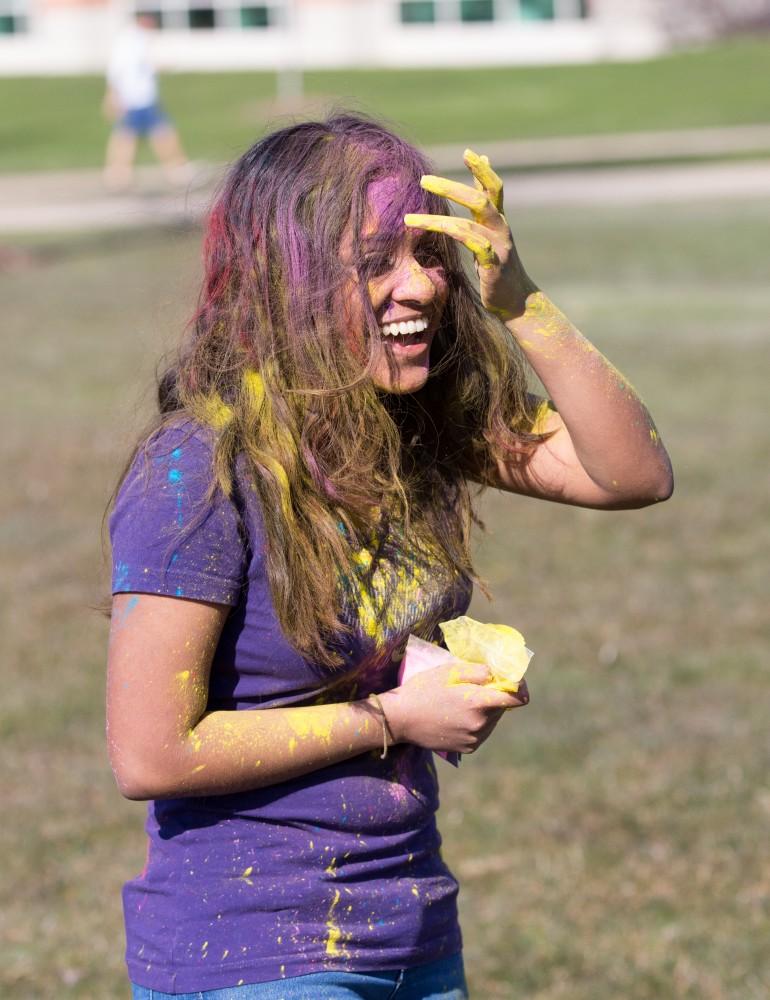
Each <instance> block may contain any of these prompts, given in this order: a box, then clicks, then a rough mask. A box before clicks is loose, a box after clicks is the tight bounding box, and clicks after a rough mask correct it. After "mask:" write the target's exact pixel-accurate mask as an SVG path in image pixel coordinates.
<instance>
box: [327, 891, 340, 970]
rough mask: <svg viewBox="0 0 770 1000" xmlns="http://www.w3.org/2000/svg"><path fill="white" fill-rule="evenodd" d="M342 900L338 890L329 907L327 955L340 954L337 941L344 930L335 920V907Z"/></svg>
mask: <svg viewBox="0 0 770 1000" xmlns="http://www.w3.org/2000/svg"><path fill="white" fill-rule="evenodd" d="M339 901H340V891H339V889H337V890H336V892H335V893H334V899H333V900H332V905H331V906H330V907H329V914H328V916H327V918H326V930H327V932H328V933H327V937H326V954H327V955H339V954H340V949H339V947H338V944H337V942H338V941H339V939H340V938H341V937H342V931H341V930H340V928H339V926H338V925H337V924H336V923H335V922H334V908H335V907H336V905H337V903H339Z"/></svg>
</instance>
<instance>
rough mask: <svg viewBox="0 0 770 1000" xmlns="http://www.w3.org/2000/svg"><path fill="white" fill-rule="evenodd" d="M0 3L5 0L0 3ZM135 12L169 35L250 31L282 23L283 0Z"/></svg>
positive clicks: (158, 0) (170, 3)
mask: <svg viewBox="0 0 770 1000" xmlns="http://www.w3.org/2000/svg"><path fill="white" fill-rule="evenodd" d="M3 2H6V0H0V4H2V3H3ZM135 9H136V10H137V11H141V12H142V13H145V14H150V15H152V17H153V18H154V19H155V21H156V23H157V25H158V27H159V28H161V29H167V30H170V31H185V30H186V31H213V30H215V29H217V28H229V29H231V30H234V31H241V30H243V31H251V30H252V29H260V28H271V27H273V26H275V25H279V24H281V23H283V21H284V12H285V9H286V0H267V2H266V3H261V4H255V3H250V2H249V0H246V2H245V3H242V4H239V3H238V2H237V0H235V2H234V0H153V8H152V9H149V8H148V7H147V6H145V5H144V4H141V0H140V3H137V5H136V8H135ZM0 10H1V8H0Z"/></svg>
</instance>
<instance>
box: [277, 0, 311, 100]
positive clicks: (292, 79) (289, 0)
mask: <svg viewBox="0 0 770 1000" xmlns="http://www.w3.org/2000/svg"><path fill="white" fill-rule="evenodd" d="M283 23H284V28H285V30H286V48H285V50H284V53H285V54H284V60H283V65H282V66H281V67H280V69H278V71H277V73H276V81H275V83H276V94H275V96H276V100H277V101H278V103H279V104H288V105H295V104H299V102H300V101H301V100H302V97H303V93H304V91H303V81H302V62H301V56H300V54H299V52H300V47H299V30H298V20H297V3H296V0H284V4H283Z"/></svg>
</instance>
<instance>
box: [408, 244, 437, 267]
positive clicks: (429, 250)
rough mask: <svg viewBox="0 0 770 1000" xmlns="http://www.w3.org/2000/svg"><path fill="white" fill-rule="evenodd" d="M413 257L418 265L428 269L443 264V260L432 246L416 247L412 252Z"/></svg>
mask: <svg viewBox="0 0 770 1000" xmlns="http://www.w3.org/2000/svg"><path fill="white" fill-rule="evenodd" d="M414 259H415V260H416V261H417V263H418V264H419V265H420V267H424V268H428V269H432V268H436V267H443V266H444V262H443V260H442V259H441V257H440V255H439V253H438V251H437V250H436V248H435V247H433V246H425V247H417V249H416V250H415V252H414Z"/></svg>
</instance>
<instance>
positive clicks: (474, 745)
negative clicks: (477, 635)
mask: <svg viewBox="0 0 770 1000" xmlns="http://www.w3.org/2000/svg"><path fill="white" fill-rule="evenodd" d="M490 679H491V675H490V673H489V670H488V669H487V667H485V666H483V665H482V664H479V663H468V662H465V661H463V660H457V661H456V662H454V663H448V664H446V665H445V666H440V667H434V668H433V669H431V670H425V671H423V672H422V673H420V674H417V675H416V676H414V677H412V678H410V680H408V681H407V682H406V683H405V684H402V685H401V687H398V688H394V689H393V690H391V691H386V692H385V693H384V694H382V695H380V699H381V701H382V706H383V709H384V711H385V715H386V717H387V721H388V726H389V727H390V731H391V734H392V736H393V739H394V741H395V742H396V743H415V744H417V746H421V747H425V748H426V749H428V750H450V751H456V752H459V753H473V752H474V750H478V748H479V747H480V746H481V744H482V743H483V742H484V741H485V740H486V739H487V738H488V737H489V736H490V735H491V733H492V730H493V729H494V728H495V726H496V725H497V723H498V722H499V721H500V719H501V717H502V715H503V713H504V712H506V711H507V710H508V709H510V708H518V707H520V706H521V705H526V704H527V703H528V702H529V692H528V690H527V685H526V684H525V683H524V681H522V682H521V684H520V686H519V690H518V692H517V693H516V694H506V693H505V692H503V691H498V690H496V689H495V688H493V687H487V686H486V684H487V682H488V681H489V680H490Z"/></svg>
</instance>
